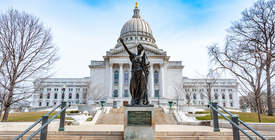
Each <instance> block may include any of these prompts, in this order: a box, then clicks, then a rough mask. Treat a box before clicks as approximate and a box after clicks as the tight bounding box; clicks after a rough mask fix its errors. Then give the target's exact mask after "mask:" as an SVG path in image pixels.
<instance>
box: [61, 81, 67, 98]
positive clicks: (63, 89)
mask: <svg viewBox="0 0 275 140" xmlns="http://www.w3.org/2000/svg"><path fill="white" fill-rule="evenodd" d="M65 88H66V86H65V85H63V88H62V91H63V93H62V96H61V98H62V101H64V96H65V94H64V92H65Z"/></svg>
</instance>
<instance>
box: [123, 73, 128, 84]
mask: <svg viewBox="0 0 275 140" xmlns="http://www.w3.org/2000/svg"><path fill="white" fill-rule="evenodd" d="M124 84H125V85H127V84H129V74H128V72H127V73H126V72H125V73H124Z"/></svg>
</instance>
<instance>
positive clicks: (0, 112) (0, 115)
mask: <svg viewBox="0 0 275 140" xmlns="http://www.w3.org/2000/svg"><path fill="white" fill-rule="evenodd" d="M3 110H4V104H3V103H2V104H1V110H0V121H1V119H2V112H3Z"/></svg>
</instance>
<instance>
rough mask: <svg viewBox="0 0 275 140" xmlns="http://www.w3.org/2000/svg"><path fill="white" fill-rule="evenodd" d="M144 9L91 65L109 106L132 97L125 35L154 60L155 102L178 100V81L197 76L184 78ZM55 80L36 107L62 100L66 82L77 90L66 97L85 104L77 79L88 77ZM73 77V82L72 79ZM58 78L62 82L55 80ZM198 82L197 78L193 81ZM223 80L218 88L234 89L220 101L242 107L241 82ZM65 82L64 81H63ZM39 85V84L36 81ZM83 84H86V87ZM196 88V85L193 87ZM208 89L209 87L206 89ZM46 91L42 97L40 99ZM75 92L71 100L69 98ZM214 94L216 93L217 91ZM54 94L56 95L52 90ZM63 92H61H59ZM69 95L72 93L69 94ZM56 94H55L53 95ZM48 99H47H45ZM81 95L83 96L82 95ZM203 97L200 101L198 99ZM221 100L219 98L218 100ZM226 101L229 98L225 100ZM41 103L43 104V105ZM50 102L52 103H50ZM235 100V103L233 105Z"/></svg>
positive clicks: (151, 82)
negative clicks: (159, 41)
mask: <svg viewBox="0 0 275 140" xmlns="http://www.w3.org/2000/svg"><path fill="white" fill-rule="evenodd" d="M139 12H140V10H139V9H138V8H137V7H136V8H135V9H134V15H133V17H132V18H131V19H130V20H128V21H127V22H126V23H125V24H124V26H123V27H122V29H121V33H120V36H119V38H118V39H117V44H116V45H115V47H114V48H113V49H110V50H109V51H107V52H106V55H105V56H103V60H102V61H93V60H92V61H91V63H90V65H89V68H90V78H88V80H91V81H96V82H97V83H96V84H97V85H101V86H102V87H103V88H104V89H105V90H106V94H105V96H104V97H102V100H105V101H106V104H107V105H111V104H113V101H114V100H115V101H116V102H117V103H118V106H122V105H123V103H125V102H128V103H130V100H131V96H130V91H129V85H130V79H131V75H132V73H131V65H132V64H131V62H130V59H129V55H128V53H127V52H126V50H125V49H124V48H123V46H122V44H121V42H120V41H119V39H120V38H122V39H123V40H124V42H125V44H126V46H127V47H128V49H129V50H130V51H131V52H132V53H137V45H138V44H142V45H143V47H144V49H145V53H146V54H147V56H148V58H149V61H150V65H151V66H150V68H149V71H150V74H149V76H148V84H147V89H148V91H147V92H148V97H149V101H150V103H151V104H157V103H158V102H159V103H160V104H167V101H168V100H174V96H173V94H174V93H173V89H174V86H175V85H174V83H181V82H183V83H190V82H192V80H193V79H183V78H182V75H183V74H182V71H183V68H184V66H183V65H182V62H181V61H169V59H170V56H168V55H167V53H166V51H164V50H163V49H160V48H159V47H158V46H157V44H156V40H155V38H154V37H153V33H152V30H151V27H150V26H149V24H148V23H147V22H146V21H145V20H143V19H142V18H141V17H140V15H139ZM48 80H49V81H52V82H48V81H47V82H46V83H44V85H45V86H46V87H45V88H44V89H43V90H44V91H38V92H37V93H35V96H34V102H35V103H33V105H34V106H46V105H53V104H56V103H60V98H61V97H62V96H61V94H62V93H61V88H62V84H65V82H66V84H65V85H66V87H68V88H69V87H71V88H72V89H73V91H72V93H71V92H69V91H67V90H66V91H67V92H66V93H65V99H67V100H68V101H69V102H71V101H72V100H77V101H78V100H79V102H77V103H83V102H82V100H81V99H76V98H74V97H76V95H77V93H78V92H77V91H76V90H77V89H79V88H80V90H83V89H82V88H81V87H80V86H81V85H80V84H79V83H78V84H77V81H78V82H79V81H81V80H82V81H83V82H82V83H85V82H86V83H87V78H84V79H81V78H79V79H67V78H64V79H62V78H60V79H59V78H51V79H48ZM70 80H71V81H70ZM55 81H58V82H59V84H57V83H55ZM193 81H194V80H193ZM220 81H221V82H218V83H225V84H220V85H219V86H218V87H217V89H219V90H220V89H223V90H229V89H230V90H232V91H230V92H229V91H224V92H223V91H220V92H218V93H219V94H221V96H222V94H223V93H224V94H226V98H225V99H222V98H219V99H220V100H221V101H219V102H220V103H225V106H228V107H230V106H231V107H234V108H239V106H238V103H239V101H238V95H237V93H236V88H237V82H236V80H234V79H221V80H220ZM63 82H64V83H63ZM36 85H37V84H36ZM198 85H200V86H201V87H197V88H196V89H203V88H205V87H204V84H202V83H201V84H198ZM50 87H51V90H52V89H55V88H58V92H57V94H58V95H57V96H60V98H59V97H57V98H59V99H58V100H57V99H55V96H54V98H52V97H50V99H47V95H46V94H48V93H47V92H45V90H47V89H48V88H50ZM82 87H83V86H82ZM193 89H194V88H193ZM190 90H192V88H190ZM205 91H206V89H205ZM41 93H43V95H42V96H43V97H42V99H39V98H40V97H41V96H40V95H41ZM70 93H71V94H72V97H71V99H70V98H69V97H70V95H69V94H70ZM194 93H195V94H196V96H199V94H198V93H196V92H194ZM213 93H214V92H213ZM44 94H45V95H44ZM51 94H55V93H54V92H51ZM59 94H60V95H59ZM67 94H68V95H67ZM229 94H232V97H233V98H232V99H231V98H229V97H227V96H229ZM51 96H52V95H51ZM66 97H68V98H66ZM44 98H45V99H44ZM78 98H81V97H80V96H78ZM195 98H196V99H194V102H193V101H192V104H201V105H203V104H204V105H206V104H207V103H208V102H207V100H206V99H205V98H204V99H202V100H200V98H197V97H195ZM197 99H199V100H197ZM217 100H218V99H217ZM225 100H226V101H225ZM40 102H41V104H40ZM47 102H49V103H47ZM231 103H233V104H232V105H231ZM88 104H94V102H93V101H92V100H90V101H88ZM179 104H182V105H185V104H186V99H184V97H182V99H181V102H180V103H179Z"/></svg>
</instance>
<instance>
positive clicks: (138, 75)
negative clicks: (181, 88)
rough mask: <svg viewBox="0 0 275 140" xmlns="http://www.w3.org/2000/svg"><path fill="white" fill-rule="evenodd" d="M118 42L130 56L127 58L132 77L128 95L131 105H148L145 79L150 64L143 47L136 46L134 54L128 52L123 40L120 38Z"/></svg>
mask: <svg viewBox="0 0 275 140" xmlns="http://www.w3.org/2000/svg"><path fill="white" fill-rule="evenodd" d="M120 42H121V43H122V45H123V47H124V48H125V50H126V51H127V53H128V54H129V55H130V56H129V58H130V61H131V62H132V71H131V74H132V77H131V81H130V93H131V96H132V100H131V105H148V93H147V81H148V80H147V79H148V75H149V70H148V68H149V67H150V62H149V60H148V57H147V55H146V53H145V50H144V47H143V46H142V45H141V44H139V45H138V46H137V52H138V53H137V54H134V53H132V52H130V51H129V50H128V48H127V47H126V45H125V44H124V42H123V39H121V38H120Z"/></svg>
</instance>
